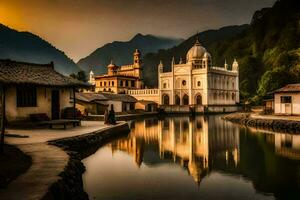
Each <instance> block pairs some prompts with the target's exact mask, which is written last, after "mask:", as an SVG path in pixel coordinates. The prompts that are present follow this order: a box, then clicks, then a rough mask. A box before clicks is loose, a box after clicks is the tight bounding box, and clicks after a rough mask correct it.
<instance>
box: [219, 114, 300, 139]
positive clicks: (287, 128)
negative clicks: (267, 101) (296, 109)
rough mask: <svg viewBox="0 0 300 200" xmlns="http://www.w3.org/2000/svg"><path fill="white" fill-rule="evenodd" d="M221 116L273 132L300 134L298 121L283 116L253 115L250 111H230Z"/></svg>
mask: <svg viewBox="0 0 300 200" xmlns="http://www.w3.org/2000/svg"><path fill="white" fill-rule="evenodd" d="M222 118H223V119H224V120H227V121H230V122H233V123H236V124H241V125H244V126H248V127H254V128H260V129H263V130H268V131H273V132H281V133H290V134H300V121H299V120H292V119H289V118H287V117H285V116H282V117H278V116H268V117H265V116H259V115H253V114H252V113H231V114H229V115H226V116H224V117H222Z"/></svg>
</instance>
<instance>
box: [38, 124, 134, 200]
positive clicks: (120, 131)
mask: <svg viewBox="0 0 300 200" xmlns="http://www.w3.org/2000/svg"><path fill="white" fill-rule="evenodd" d="M128 133H129V127H128V124H127V123H123V124H121V125H117V126H115V127H110V128H108V129H106V130H101V131H95V132H93V133H89V134H85V135H80V136H75V137H71V138H63V139H58V140H53V141H50V142H49V144H50V145H55V146H58V147H60V148H62V149H63V150H65V151H66V152H67V153H68V155H69V156H70V159H69V162H68V164H67V166H66V167H65V170H64V171H63V172H62V173H61V174H60V176H61V179H60V180H59V181H57V182H56V183H55V184H53V185H52V186H51V187H50V189H49V192H48V193H47V194H46V195H45V197H44V198H43V199H47V200H48V199H51V200H52V199H65V200H67V199H78V200H79V199H80V200H81V199H82V200H85V199H89V197H88V194H87V193H86V192H85V191H84V188H83V181H82V174H83V173H84V171H85V167H84V165H83V164H82V162H81V160H82V159H84V158H86V157H88V156H89V155H91V154H93V153H95V152H96V151H97V149H98V148H99V147H101V146H103V145H105V144H106V143H107V142H109V141H110V140H112V139H114V138H117V137H122V136H125V135H127V134H128Z"/></svg>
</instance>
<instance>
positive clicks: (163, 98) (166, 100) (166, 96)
mask: <svg viewBox="0 0 300 200" xmlns="http://www.w3.org/2000/svg"><path fill="white" fill-rule="evenodd" d="M162 100H163V105H169V104H170V99H169V96H168V95H167V94H164V95H163V96H162Z"/></svg>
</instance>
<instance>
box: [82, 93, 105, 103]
mask: <svg viewBox="0 0 300 200" xmlns="http://www.w3.org/2000/svg"><path fill="white" fill-rule="evenodd" d="M76 99H77V100H80V101H84V102H93V101H107V98H106V97H104V96H103V95H101V94H98V93H83V92H79V93H76Z"/></svg>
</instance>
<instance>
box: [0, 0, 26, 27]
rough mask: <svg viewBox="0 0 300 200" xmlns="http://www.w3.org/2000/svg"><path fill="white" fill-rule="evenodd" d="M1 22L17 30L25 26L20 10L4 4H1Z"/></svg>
mask: <svg viewBox="0 0 300 200" xmlns="http://www.w3.org/2000/svg"><path fill="white" fill-rule="evenodd" d="M0 23H1V24H4V25H6V26H9V27H11V28H15V29H17V30H19V29H22V28H23V27H24V24H23V23H22V17H21V16H20V15H19V14H18V11H17V10H16V9H13V8H11V7H9V6H7V5H3V4H0Z"/></svg>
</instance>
